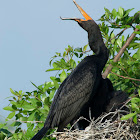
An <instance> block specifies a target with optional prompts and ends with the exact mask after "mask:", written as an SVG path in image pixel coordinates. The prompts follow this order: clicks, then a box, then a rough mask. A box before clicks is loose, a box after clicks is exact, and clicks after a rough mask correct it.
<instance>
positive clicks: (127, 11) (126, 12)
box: [124, 8, 134, 17]
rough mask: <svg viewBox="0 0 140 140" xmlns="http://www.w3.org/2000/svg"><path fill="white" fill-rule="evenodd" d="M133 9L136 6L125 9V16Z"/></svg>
mask: <svg viewBox="0 0 140 140" xmlns="http://www.w3.org/2000/svg"><path fill="white" fill-rule="evenodd" d="M133 9H134V8H132V9H128V10H126V11H125V15H124V17H126V16H127V15H128V14H129V13H130V11H132V10H133Z"/></svg>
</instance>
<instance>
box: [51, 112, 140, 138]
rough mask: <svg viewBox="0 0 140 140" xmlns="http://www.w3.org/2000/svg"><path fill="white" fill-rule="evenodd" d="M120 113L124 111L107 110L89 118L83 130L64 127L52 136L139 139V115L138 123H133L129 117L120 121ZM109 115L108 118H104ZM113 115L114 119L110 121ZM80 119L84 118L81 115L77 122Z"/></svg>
mask: <svg viewBox="0 0 140 140" xmlns="http://www.w3.org/2000/svg"><path fill="white" fill-rule="evenodd" d="M122 113H126V111H122V110H116V111H115V112H109V113H106V114H103V115H101V116H100V117H99V118H98V119H96V120H90V125H89V126H88V127H87V128H86V129H85V130H72V128H71V129H70V130H68V129H65V131H64V132H55V133H54V134H53V136H54V137H56V138H57V139H58V140H140V115H139V116H138V124H134V123H133V122H132V120H131V119H129V120H127V121H121V120H120V118H121V117H122ZM110 116H112V117H111V118H110V119H109V120H107V119H105V118H107V117H110ZM114 116H116V119H115V121H112V118H113V117H114ZM80 119H85V118H82V117H81V118H79V119H78V120H77V122H78V121H79V120H80ZM87 121H89V120H87Z"/></svg>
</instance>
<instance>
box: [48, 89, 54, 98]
mask: <svg viewBox="0 0 140 140" xmlns="http://www.w3.org/2000/svg"><path fill="white" fill-rule="evenodd" d="M54 93H55V90H52V91H51V93H50V94H49V97H50V100H51V99H52V98H53V96H54Z"/></svg>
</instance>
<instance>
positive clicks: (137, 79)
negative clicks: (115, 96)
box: [111, 71, 140, 82]
mask: <svg viewBox="0 0 140 140" xmlns="http://www.w3.org/2000/svg"><path fill="white" fill-rule="evenodd" d="M111 73H113V74H115V75H117V76H119V77H121V78H123V79H130V80H134V81H139V82H140V79H135V78H131V77H125V76H122V75H119V74H117V73H115V72H112V71H111Z"/></svg>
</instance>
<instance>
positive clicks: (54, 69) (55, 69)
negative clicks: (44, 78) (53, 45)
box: [46, 68, 62, 72]
mask: <svg viewBox="0 0 140 140" xmlns="http://www.w3.org/2000/svg"><path fill="white" fill-rule="evenodd" d="M58 70H62V68H53V69H47V70H46V72H49V71H58Z"/></svg>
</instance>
